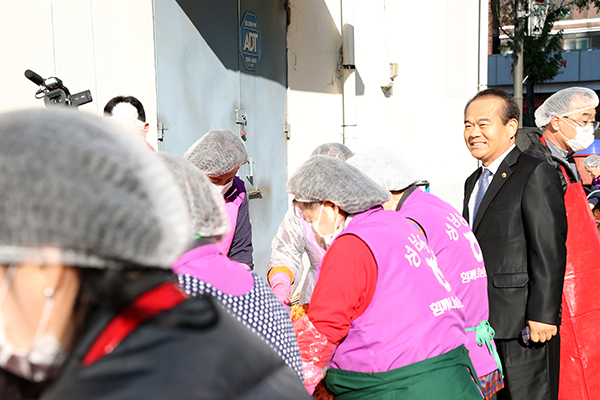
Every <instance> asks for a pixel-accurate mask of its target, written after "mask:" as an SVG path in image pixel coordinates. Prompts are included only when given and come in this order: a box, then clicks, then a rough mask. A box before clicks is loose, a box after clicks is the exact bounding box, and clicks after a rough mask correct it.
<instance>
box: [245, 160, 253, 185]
mask: <svg viewBox="0 0 600 400" xmlns="http://www.w3.org/2000/svg"><path fill="white" fill-rule="evenodd" d="M246 179H248V182H250V184H251V185H253V186H254V161H252V158H248V175H246Z"/></svg>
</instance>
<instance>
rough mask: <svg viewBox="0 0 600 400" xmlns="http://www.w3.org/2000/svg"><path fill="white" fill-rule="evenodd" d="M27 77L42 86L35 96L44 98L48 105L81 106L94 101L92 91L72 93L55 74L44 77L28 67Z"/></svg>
mask: <svg viewBox="0 0 600 400" xmlns="http://www.w3.org/2000/svg"><path fill="white" fill-rule="evenodd" d="M25 77H26V78H27V79H29V80H30V81H31V82H33V83H35V84H36V85H38V86H40V89H39V90H38V91H37V93H36V94H35V98H36V99H41V98H43V99H44V104H45V105H46V107H54V106H69V107H79V106H81V105H83V104H87V103H89V102H91V101H92V93H91V92H90V91H89V90H85V91H83V92H79V93H75V94H74V95H71V93H70V92H69V89H67V87H66V86H65V85H63V83H62V81H61V80H60V79H58V78H56V77H54V76H52V77H50V78H48V79H43V78H42V77H41V76H39V75H38V74H36V73H35V72H33V71H32V70H30V69H28V70H27V71H25Z"/></svg>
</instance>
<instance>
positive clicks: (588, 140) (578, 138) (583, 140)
mask: <svg viewBox="0 0 600 400" xmlns="http://www.w3.org/2000/svg"><path fill="white" fill-rule="evenodd" d="M561 119H562V120H563V121H565V122H566V123H567V124H568V125H569V126H570V127H572V128H575V132H576V133H575V137H574V138H573V139H568V138H567V137H566V136H565V135H563V133H562V132H561V131H558V133H560V134H561V135H562V136H563V137H564V138H565V139H567V145H569V147H570V148H571V150H572V151H573V152H574V153H577V152H578V151H581V150H585V149H587V148H588V147H590V146H591V145H592V143H594V127H593V126H591V125H585V126H573V125H571V124H569V123H568V122H567V120H566V119H564V118H562V117H561Z"/></svg>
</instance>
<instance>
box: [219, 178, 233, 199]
mask: <svg viewBox="0 0 600 400" xmlns="http://www.w3.org/2000/svg"><path fill="white" fill-rule="evenodd" d="M215 186H216V187H217V188H219V190H220V191H221V194H222V195H223V196H225V193H227V192H228V191H229V189H231V187H232V186H233V179H232V180H230V181H229V182H227V183H226V184H224V185H215Z"/></svg>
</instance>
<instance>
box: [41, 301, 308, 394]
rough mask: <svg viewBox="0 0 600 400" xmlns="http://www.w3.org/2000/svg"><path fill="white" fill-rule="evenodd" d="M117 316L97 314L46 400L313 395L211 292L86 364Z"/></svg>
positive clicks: (152, 322)
mask: <svg viewBox="0 0 600 400" xmlns="http://www.w3.org/2000/svg"><path fill="white" fill-rule="evenodd" d="M111 319H112V315H110V314H109V313H108V312H105V311H101V312H100V314H99V315H97V316H96V318H95V320H94V321H93V322H92V324H91V325H90V327H89V329H87V330H86V332H85V333H84V335H83V337H82V339H81V340H80V341H79V342H78V344H77V346H76V347H75V349H74V351H73V353H72V354H71V357H70V359H69V360H68V361H67V364H66V365H65V367H64V368H63V371H62V372H61V375H60V377H59V379H58V380H57V382H56V384H55V385H54V386H53V387H52V388H51V389H50V390H49V391H48V392H47V393H46V395H45V396H44V397H43V399H45V400H59V399H60V400H63V399H69V400H77V399H86V400H100V399H111V400H121V399H122V400H125V399H127V400H129V399H144V400H152V399H157V400H158V399H160V400H164V399H177V400H185V399H207V400H208V399H211V400H218V399H244V400H250V399H261V400H262V399H273V400H275V399H290V400H291V399H305V398H306V399H309V398H310V397H309V396H308V395H307V393H306V390H305V389H304V386H303V385H302V383H301V382H300V380H299V379H298V376H297V375H296V374H295V373H294V371H292V369H290V368H289V367H288V366H286V364H285V363H284V361H283V360H282V359H281V357H279V356H278V355H277V353H275V352H274V351H273V349H271V348H270V347H269V346H268V345H267V344H266V343H264V342H263V341H262V340H261V339H260V338H259V337H258V336H257V335H255V334H254V333H252V332H251V331H250V330H248V328H246V327H245V326H243V325H242V324H241V323H240V322H238V321H237V320H235V318H234V317H233V316H231V315H230V314H229V313H227V311H225V310H224V309H223V308H222V307H221V306H219V305H217V304H216V303H215V301H214V299H212V298H210V297H194V298H191V299H188V300H186V301H184V302H183V303H181V304H179V305H177V306H175V307H174V308H172V309H170V310H166V311H164V312H162V313H161V314H159V315H158V316H156V317H154V318H152V319H150V320H148V321H146V322H145V323H144V324H142V325H140V326H139V327H138V328H137V329H135V330H134V331H132V332H131V333H130V334H129V335H128V336H127V337H126V338H125V339H124V340H123V341H122V342H121V343H120V344H118V346H117V347H116V348H115V349H114V351H112V353H110V354H107V355H105V356H104V357H102V358H100V359H99V360H98V361H96V362H94V363H93V364H91V365H90V366H87V367H84V366H83V365H82V360H83V358H84V357H85V355H86V354H87V353H88V350H89V348H90V347H91V345H92V344H93V342H94V341H95V340H96V338H97V337H98V335H99V334H100V333H101V332H102V331H103V329H104V327H105V326H106V325H107V324H108V322H109V321H110V320H111Z"/></svg>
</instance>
